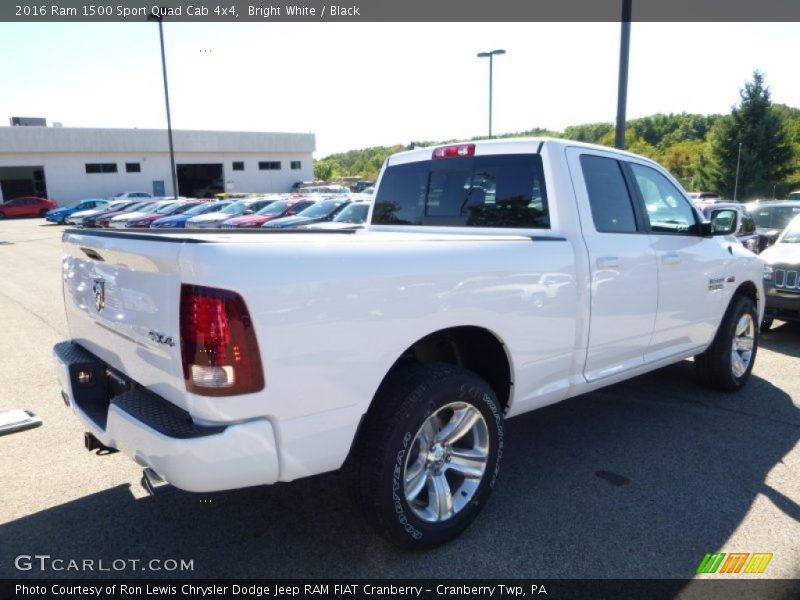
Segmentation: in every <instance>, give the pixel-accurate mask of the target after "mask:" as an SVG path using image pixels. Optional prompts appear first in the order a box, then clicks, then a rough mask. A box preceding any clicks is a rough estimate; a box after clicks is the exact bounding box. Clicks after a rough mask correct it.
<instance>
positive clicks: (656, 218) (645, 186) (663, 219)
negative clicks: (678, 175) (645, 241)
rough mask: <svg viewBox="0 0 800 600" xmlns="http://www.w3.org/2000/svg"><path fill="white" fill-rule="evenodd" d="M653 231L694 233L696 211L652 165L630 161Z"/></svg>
mask: <svg viewBox="0 0 800 600" xmlns="http://www.w3.org/2000/svg"><path fill="white" fill-rule="evenodd" d="M629 165H630V168H631V171H632V173H633V179H634V181H635V182H636V186H637V187H638V189H639V193H641V195H642V200H643V201H644V205H645V209H646V214H647V219H648V221H649V222H650V230H651V231H652V232H653V233H672V234H678V235H694V234H695V233H696V229H697V227H696V225H697V221H696V218H695V213H694V210H692V207H691V206H689V202H688V201H687V200H686V199H685V198H684V197H683V194H681V193H680V192H679V191H678V188H676V187H675V186H674V185H673V184H672V182H670V181H669V179H667V178H666V177H664V176H663V175H662V174H661V173H659V172H658V171H656V170H655V169H651V168H650V167H645V166H642V165H638V164H636V163H629Z"/></svg>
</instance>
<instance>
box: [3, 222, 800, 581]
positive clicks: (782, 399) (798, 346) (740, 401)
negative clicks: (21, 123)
mask: <svg viewBox="0 0 800 600" xmlns="http://www.w3.org/2000/svg"><path fill="white" fill-rule="evenodd" d="M62 231H63V228H61V227H58V226H54V225H50V224H44V221H43V220H41V219H35V220H31V219H26V220H14V221H3V222H0V331H2V332H3V335H0V356H2V357H3V358H2V361H0V410H2V409H10V408H24V409H29V410H32V411H34V412H35V413H36V414H38V415H40V416H41V417H42V419H43V421H44V424H43V425H42V426H41V427H39V428H37V429H34V430H29V431H24V432H19V433H15V434H11V435H6V436H0V577H24V576H35V577H56V576H61V577H63V576H78V577H80V576H86V574H81V573H74V572H55V571H45V572H39V571H38V570H35V569H34V570H32V571H25V572H21V571H19V570H17V569H16V568H15V565H14V563H15V557H17V556H18V555H22V554H30V555H32V554H47V555H51V556H52V557H53V558H63V559H66V560H69V559H95V560H99V559H102V560H104V561H108V562H111V561H113V560H115V559H141V560H142V561H149V560H151V559H160V560H166V559H177V560H180V559H184V560H192V561H193V567H194V568H193V570H192V571H187V572H177V573H174V572H173V573H165V572H163V571H161V572H140V571H138V570H130V569H126V570H124V571H121V572H118V573H94V575H101V576H102V575H116V576H122V575H127V576H147V577H158V576H165V575H177V576H181V577H204V578H212V577H269V578H273V577H274V578H285V577H304V578H327V577H342V578H355V577H403V578H406V577H415V578H419V577H426V578H427V577H473V578H484V577H491V578H498V577H502V578H511V577H528V578H562V577H569V578H574V577H579V578H583V577H592V578H594V577H597V578H611V577H613V578H685V577H691V576H692V575H693V573H694V572H695V569H696V568H697V566H698V564H699V563H700V561H701V560H702V558H703V556H704V555H705V554H706V553H707V552H716V551H721V552H768V553H773V555H774V557H773V559H772V561H771V563H770V564H769V566H768V569H767V571H766V573H765V576H767V577H771V578H797V577H800V476H799V475H800V444H798V439H800V368H798V366H800V358H799V357H800V327H798V326H795V325H789V324H783V323H780V322H776V327H775V329H774V330H773V331H772V332H771V333H769V334H768V335H767V336H766V337H764V338H763V339H762V346H761V348H760V350H759V354H758V358H757V362H756V366H755V370H754V374H753V378H752V379H751V381H750V383H749V384H748V386H747V388H746V389H745V390H744V391H742V392H741V393H739V394H737V395H733V396H728V395H724V394H720V393H716V392H710V391H708V390H706V389H704V388H701V387H698V386H697V385H696V384H695V382H694V379H693V370H692V364H691V362H689V361H686V362H683V363H681V364H678V365H674V366H672V367H669V368H667V369H663V370H661V371H658V372H656V373H653V374H650V375H647V376H643V377H640V378H637V379H634V380H631V381H629V382H626V383H623V384H619V385H615V386H613V387H609V388H606V389H603V390H600V391H598V392H595V393H592V394H589V395H586V396H581V397H579V398H575V399H573V400H570V401H567V402H563V403H561V404H559V405H556V406H553V407H549V408H546V409H543V410H540V411H538V412H535V413H532V414H528V415H524V416H521V417H518V418H516V419H513V420H511V421H509V422H508V423H507V437H506V444H507V446H506V452H505V456H504V463H503V466H502V469H501V477H500V481H499V483H498V486H497V488H496V489H495V493H494V496H493V498H492V500H491V502H490V503H489V504H488V506H487V507H486V509H485V510H484V512H483V513H482V514H481V516H480V517H479V518H478V520H477V521H476V522H475V523H474V524H473V526H472V527H471V528H470V529H469V530H468V531H467V532H466V533H465V535H463V536H462V537H461V538H459V539H458V540H456V541H455V542H453V543H451V544H449V545H448V546H445V547H443V548H439V549H436V550H433V551H430V552H426V553H421V554H410V553H407V552H402V551H399V550H397V549H395V548H393V547H391V546H389V545H388V544H387V543H385V542H384V540H383V538H381V537H379V536H378V535H376V534H375V533H373V532H372V530H371V529H370V528H369V527H368V526H367V525H365V524H364V522H363V521H362V520H361V519H360V518H359V517H358V515H357V514H355V513H354V510H353V509H352V507H351V506H350V504H349V502H348V499H347V495H346V491H345V489H344V485H343V481H342V480H341V479H340V478H339V477H338V476H337V475H336V474H328V475H323V476H319V477H314V478H310V479H306V480H300V481H296V482H293V483H291V484H280V485H275V486H271V487H261V488H251V489H246V490H239V491H232V492H225V493H217V494H210V495H208V494H207V495H199V494H189V493H183V492H179V491H172V492H169V493H166V494H162V495H159V496H156V497H152V498H151V497H147V496H146V494H145V493H144V491H143V490H142V489H141V487H140V485H139V478H140V476H141V470H140V468H138V467H137V466H136V465H135V464H134V463H133V461H131V460H130V459H128V458H127V457H126V456H124V455H122V454H112V455H105V456H97V455H95V454H90V453H89V452H86V451H85V450H84V448H83V442H82V433H83V429H82V427H81V426H80V424H79V422H78V420H77V419H75V418H74V417H73V416H72V414H71V413H70V412H69V411H68V410H67V409H66V408H65V407H64V405H63V403H62V401H61V398H60V395H59V388H58V385H57V383H56V379H55V376H54V369H53V364H52V359H51V356H50V349H51V347H52V346H53V344H54V343H56V342H57V341H60V340H62V339H65V338H66V337H67V336H68V334H67V326H66V322H65V319H64V314H63V309H62V296H61V288H60V248H59V242H60V236H61V232H62Z"/></svg>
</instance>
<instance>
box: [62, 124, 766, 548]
mask: <svg viewBox="0 0 800 600" xmlns="http://www.w3.org/2000/svg"><path fill="white" fill-rule="evenodd" d="M724 216H725V215H723V217H724ZM727 217H728V218H727V219H723V220H722V221H720V225H719V226H718V227H717V229H719V230H718V231H715V226H714V223H708V222H704V221H702V219H701V217H700V215H699V214H698V212H697V211H696V210H695V209H694V208H693V206H692V204H691V202H690V201H689V200H688V198H687V197H686V195H685V193H684V192H683V190H682V189H681V188H680V186H679V185H678V184H677V183H676V182H675V180H674V179H672V177H670V175H669V174H668V173H667V172H666V171H665V170H664V169H662V168H661V167H659V166H658V165H657V164H655V163H653V162H651V161H649V160H647V159H644V158H641V157H638V156H635V155H632V154H628V153H625V152H621V151H615V150H612V149H609V148H605V147H599V146H590V145H585V144H579V143H574V142H569V141H563V140H538V139H533V140H531V139H526V140H502V141H487V142H476V143H474V144H473V143H469V144H458V145H451V146H446V147H437V148H428V149H418V150H412V151H409V152H404V153H400V154H396V155H394V156H391V157H390V158H389V159H388V160H387V161H386V164H385V165H384V168H383V172H382V174H381V177H380V180H379V183H378V188H377V192H376V195H375V201H374V206H373V207H372V210H371V215H370V226H369V227H368V228H367V229H366V230H364V231H360V232H281V231H276V232H267V231H258V232H255V233H248V232H235V231H225V232H190V231H189V232H180V233H173V232H170V231H165V232H158V233H155V234H154V233H147V232H145V233H135V232H130V233H128V232H125V233H123V232H115V231H98V232H94V231H84V230H68V231H67V232H65V234H64V252H65V257H64V265H63V266H64V270H63V277H64V298H65V303H66V310H67V317H68V322H69V328H70V333H71V337H72V339H71V340H69V341H65V342H62V343H60V344H58V345H57V346H56V347H55V358H56V361H57V364H58V372H59V378H60V382H61V386H62V389H63V395H64V399H65V401H66V402H67V403H68V404H69V405H70V406H71V407H72V409H73V410H74V412H75V413H76V415H77V416H78V418H79V419H81V421H82V422H83V423H84V424H85V426H86V428H87V430H88V433H87V445H88V446H89V447H92V446H96V445H98V444H101V445H104V446H107V447H110V448H116V449H119V450H121V451H123V452H125V453H127V454H128V455H130V456H131V457H133V459H134V460H136V461H137V462H138V463H139V464H141V465H142V466H143V467H145V476H146V478H147V480H148V481H151V482H152V481H155V480H157V479H161V480H163V481H166V482H169V483H171V484H172V485H174V486H176V487H178V488H181V489H184V490H190V491H197V492H201V491H212V490H224V489H231V488H239V487H244V486H253V485H262V484H270V483H274V482H277V481H291V480H293V479H296V478H299V477H305V476H308V475H314V474H316V473H322V472H325V471H331V470H335V469H339V468H340V467H343V466H344V467H345V469H344V470H345V471H346V472H347V473H348V475H349V476H350V477H351V478H352V490H353V496H354V498H355V500H356V502H357V503H358V504H359V505H360V507H361V509H362V510H363V512H364V513H365V515H366V516H367V518H368V519H369V520H370V521H371V522H372V523H373V524H375V525H376V526H377V527H378V528H379V529H380V530H381V531H382V532H383V533H384V534H385V535H387V536H388V537H389V538H390V539H391V540H393V541H394V542H396V543H399V544H401V545H405V546H409V547H416V548H423V547H430V546H434V545H437V544H441V543H443V542H445V541H447V540H449V539H451V538H453V537H454V536H455V535H457V534H458V533H459V532H460V531H462V530H463V529H464V528H465V527H466V526H467V525H468V524H469V523H470V522H471V521H472V519H473V518H474V517H475V516H476V514H477V513H478V512H479V511H480V509H481V508H482V507H483V505H484V504H485V503H486V501H487V498H488V496H489V494H490V492H491V490H492V487H493V486H494V484H495V481H496V479H497V476H498V472H499V467H500V462H501V458H502V454H503V420H504V418H508V417H512V416H514V415H518V414H521V413H524V412H527V411H530V410H533V409H536V408H539V407H542V406H545V405H547V404H551V403H554V402H557V401H559V400H563V399H565V398H569V397H571V396H575V395H577V394H582V393H584V392H588V391H590V390H594V389H597V388H599V387H602V386H606V385H609V384H612V383H615V382H618V381H621V380H623V379H627V378H630V377H634V376H636V375H640V374H642V373H645V372H646V371H650V370H653V369H656V368H659V367H662V366H664V365H668V364H670V363H674V362H677V361H681V360H683V359H686V358H688V357H692V356H693V357H695V359H694V360H695V365H696V367H697V370H698V372H699V378H700V379H701V380H702V381H704V382H705V383H707V384H710V385H712V386H715V387H717V388H722V389H725V390H736V389H737V388H739V387H741V386H742V385H744V383H745V382H746V381H747V379H748V376H749V375H750V371H751V369H752V368H753V362H754V359H755V355H756V348H757V343H758V324H759V323H760V320H761V318H762V316H763V306H764V293H763V285H762V277H763V265H762V262H761V261H760V260H759V259H758V258H757V257H756V256H754V255H753V254H752V253H750V252H749V251H748V250H746V249H744V248H743V247H742V246H741V244H739V243H738V242H737V241H736V240H735V238H733V237H732V236H730V235H729V234H730V233H731V232H730V231H727V230H726V229H725V225H724V223H730V222H735V220H734V219H731V218H730V215H727Z"/></svg>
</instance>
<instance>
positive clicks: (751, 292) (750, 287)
mask: <svg viewBox="0 0 800 600" xmlns="http://www.w3.org/2000/svg"><path fill="white" fill-rule="evenodd" d="M733 295H734V296H744V297H745V298H750V299H751V300H752V301H753V302H754V303H755V305H756V314H761V313H760V310H761V304H762V299H761V298H760V296H759V293H758V287H757V286H756V284H755V283H753V282H752V281H749V280H748V281H743V282H742V283H741V284H739V287H738V288H736V291H735V292H734V293H733ZM731 301H733V298H731Z"/></svg>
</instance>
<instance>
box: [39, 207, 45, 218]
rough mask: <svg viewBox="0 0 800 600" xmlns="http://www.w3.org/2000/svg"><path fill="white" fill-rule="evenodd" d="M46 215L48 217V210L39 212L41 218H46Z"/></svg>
mask: <svg viewBox="0 0 800 600" xmlns="http://www.w3.org/2000/svg"><path fill="white" fill-rule="evenodd" d="M45 215H47V209H46V208H43V209H42V210H40V211H39V216H40V217H42V218H44V217H45Z"/></svg>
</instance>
